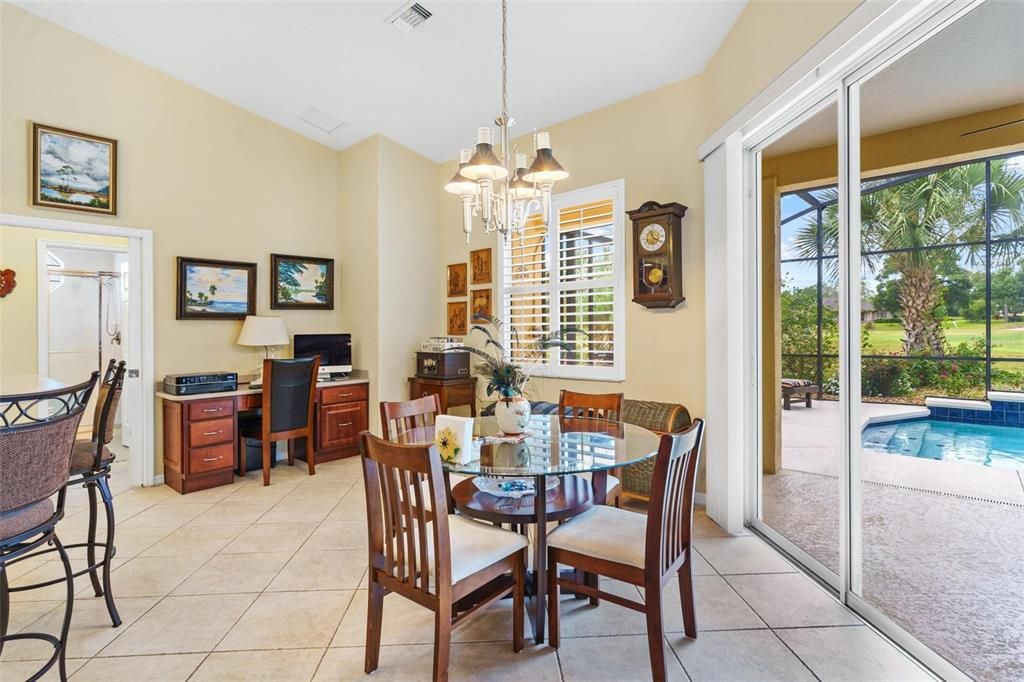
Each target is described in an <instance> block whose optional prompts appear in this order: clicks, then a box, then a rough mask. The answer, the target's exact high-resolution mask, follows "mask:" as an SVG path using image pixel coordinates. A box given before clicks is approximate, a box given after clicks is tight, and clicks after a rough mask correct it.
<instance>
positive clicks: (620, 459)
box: [393, 415, 661, 644]
mask: <svg viewBox="0 0 1024 682" xmlns="http://www.w3.org/2000/svg"><path fill="white" fill-rule="evenodd" d="M473 435H474V442H473V452H472V453H471V455H470V457H469V459H468V460H466V461H465V462H464V463H458V462H447V461H443V460H442V462H443V467H444V471H445V480H446V482H447V480H448V474H459V475H462V476H487V477H510V478H524V479H533V483H534V488H533V489H534V490H546V489H547V486H546V482H547V478H548V477H549V476H569V475H571V474H582V473H589V474H590V475H591V476H590V478H591V487H590V490H589V491H584V493H583V494H584V496H586V499H582V500H580V499H579V495H576V497H575V502H574V503H573V504H574V508H575V509H576V510H578V512H582V511H586V509H589V508H590V507H591V506H592V505H594V504H604V503H605V501H606V495H607V481H608V472H609V471H610V470H612V469H617V468H619V467H624V466H629V465H630V464H636V463H638V462H642V461H644V460H647V459H650V458H651V457H654V456H655V455H656V454H657V452H658V444H659V443H660V440H661V439H660V437H659V436H658V435H657V434H655V433H654V432H652V431H648V430H647V429H644V428H642V427H639V426H635V425H633V424H626V423H623V422H612V421H607V420H604V419H587V418H579V417H564V416H563V417H559V416H558V415H532V416H531V417H530V421H529V424H528V425H527V427H526V430H525V431H524V434H523V435H522V436H520V437H519V438H518V439H515V440H514V441H513V440H512V439H503V438H501V436H502V434H501V431H500V429H499V428H498V422H497V420H496V419H495V418H494V417H480V418H477V419H474V420H473ZM393 440H394V441H395V442H397V443H401V444H403V445H431V444H433V442H434V427H433V426H432V425H431V426H423V427H418V428H414V429H410V430H408V431H405V432H404V433H402V434H401V435H399V436H398V437H397V438H394V439H393ZM570 483H572V484H574V486H573V487H572V488H570V485H569V484H570ZM473 485H474V484H473V482H472V481H463V482H462V483H459V484H458V487H457V488H456V492H457V493H460V494H458V495H457V497H458V498H459V501H465V500H466V498H467V496H469V495H472V497H473V501H474V502H476V501H478V500H479V499H480V498H481V497H483V498H484V499H486V498H488V497H491V496H489V495H487V494H486V493H482V492H480V493H475V494H473V492H474V491H472V490H471V489H469V488H468V486H473ZM579 485H580V481H578V480H575V479H574V478H569V479H565V480H564V481H563V482H562V484H561V487H560V488H559V489H556V491H559V490H561V489H565V490H575V489H578V488H579ZM556 491H552V492H549V493H548V494H547V495H535V494H531V495H524V496H523V497H522V498H521V499H520V500H519V501H512V500H507V499H502V498H497V497H495V498H493V502H494V504H493V508H492V509H491V510H489V511H490V512H491V513H490V514H489V515H488V514H480V513H479V512H480V511H481V510H480V505H479V504H477V505H476V506H475V507H473V508H472V509H471V508H468V507H467V506H465V505H460V504H457V503H456V499H455V497H456V495H453V493H452V492H451V489H450V487H449V498H448V501H449V505H450V506H451V507H452V508H453V509H459V510H460V511H462V512H463V513H466V514H468V515H470V516H476V517H477V518H482V519H485V520H491V521H494V522H496V523H498V522H500V521H503V520H507V521H509V522H512V521H513V520H519V521H522V519H523V518H524V517H523V515H522V507H523V506H524V505H527V504H532V505H533V511H532V513H530V514H529V523H531V524H533V525H534V527H535V529H536V532H535V533H534V534H533V535H534V538H533V539H534V542H533V571H532V572H531V574H532V576H531V577H532V581H531V583H532V584H531V585H530V589H529V594H530V596H531V597H532V598H533V603H532V604H531V605H530V608H529V609H528V611H529V613H530V620H531V621H532V622H533V632H534V639H535V640H536V642H537V643H538V644H540V643H542V642H543V641H544V629H545V628H544V626H545V623H546V619H545V617H544V614H545V601H546V600H545V595H544V590H545V586H546V585H547V577H546V561H545V559H546V555H547V523H548V521H549V520H554V519H549V513H550V512H552V508H551V504H552V502H551V500H552V498H553V495H554V498H555V499H561V500H562V501H564V500H565V498H566V497H567V495H566V494H565V492H562V493H561V497H560V498H559V495H557V494H554V493H556ZM510 503H511V504H510ZM510 507H515V512H517V514H516V515H514V516H513V515H512V511H511V510H510ZM502 509H505V510H508V511H509V516H507V519H503V518H501V510H502ZM563 511H564V510H563ZM559 518H564V516H562V517H559ZM587 579H588V580H596V576H591V577H588V578H587Z"/></svg>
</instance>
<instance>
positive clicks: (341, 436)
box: [317, 401, 367, 450]
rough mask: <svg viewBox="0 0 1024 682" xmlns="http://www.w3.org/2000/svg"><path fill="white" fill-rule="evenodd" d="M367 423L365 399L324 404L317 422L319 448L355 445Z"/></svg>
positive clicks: (327, 448) (326, 448)
mask: <svg viewBox="0 0 1024 682" xmlns="http://www.w3.org/2000/svg"><path fill="white" fill-rule="evenodd" d="M366 424H367V414H366V402H365V401H360V402H355V403H346V404H340V405H325V406H322V407H321V408H320V411H319V419H318V423H317V446H318V449H320V450H329V449H331V448H340V447H345V446H347V445H353V444H354V443H356V442H357V440H358V438H359V432H360V431H364V430H365V429H366Z"/></svg>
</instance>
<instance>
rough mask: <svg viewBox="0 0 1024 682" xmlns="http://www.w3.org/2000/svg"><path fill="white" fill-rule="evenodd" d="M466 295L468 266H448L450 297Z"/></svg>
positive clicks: (463, 264) (460, 264)
mask: <svg viewBox="0 0 1024 682" xmlns="http://www.w3.org/2000/svg"><path fill="white" fill-rule="evenodd" d="M465 295H466V264H465V263H452V264H451V265H449V266H448V297H449V298H451V297H453V296H465Z"/></svg>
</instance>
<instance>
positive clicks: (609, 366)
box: [501, 181, 625, 381]
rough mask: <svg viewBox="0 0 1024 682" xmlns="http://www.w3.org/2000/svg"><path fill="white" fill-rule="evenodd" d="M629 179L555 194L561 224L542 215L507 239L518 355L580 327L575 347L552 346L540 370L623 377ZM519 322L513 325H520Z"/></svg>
mask: <svg viewBox="0 0 1024 682" xmlns="http://www.w3.org/2000/svg"><path fill="white" fill-rule="evenodd" d="M622 195H623V187H622V181H618V182H613V183H607V184H604V185H599V186H596V187H590V188H586V189H582V190H577V191H574V192H567V193H564V194H560V195H557V196H555V197H553V199H552V211H551V213H552V216H554V218H555V220H553V221H552V222H553V223H554V224H552V225H549V226H548V227H547V228H546V229H545V227H544V225H543V223H542V222H541V217H540V216H539V215H534V216H531V217H530V219H529V220H528V221H527V225H526V230H525V233H524V235H523V237H522V238H520V237H518V236H517V237H516V238H514V239H511V240H509V241H508V242H505V243H503V244H502V276H501V305H502V317H503V319H504V320H505V322H506V330H505V335H506V341H507V342H508V343H509V344H510V347H511V349H512V356H513V358H515V359H516V360H517V361H520V362H523V361H526V360H527V357H526V348H527V346H528V345H529V344H531V343H532V342H534V341H536V339H537V338H538V337H539V336H541V335H542V334H547V333H550V332H551V331H552V330H554V329H566V328H569V327H574V328H577V329H580V330H582V331H584V332H586V333H585V334H576V335H573V336H569V337H568V340H569V341H570V342H571V344H570V345H571V346H572V348H571V350H565V349H557V348H556V349H552V350H551V351H550V352H549V353H548V354H547V356H546V357H544V358H542V359H541V362H540V363H539V366H537V367H536V370H535V371H536V372H537V373H538V374H543V375H547V376H561V377H568V378H577V379H602V380H610V381H614V380H621V379H623V378H624V366H623V354H624V351H623V347H624V343H623V341H624V338H623V337H624V336H625V329H624V327H623V315H624V300H623V297H624V296H625V292H624V290H625V243H624V217H623V215H624V213H623V207H622ZM513 328H514V331H513Z"/></svg>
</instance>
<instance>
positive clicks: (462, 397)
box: [448, 384, 475, 405]
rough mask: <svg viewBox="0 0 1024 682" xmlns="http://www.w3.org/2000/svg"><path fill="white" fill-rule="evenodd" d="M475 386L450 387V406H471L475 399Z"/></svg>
mask: <svg viewBox="0 0 1024 682" xmlns="http://www.w3.org/2000/svg"><path fill="white" fill-rule="evenodd" d="M474 388H475V384H462V385H455V386H449V387H448V404H449V405H469V404H470V403H472V402H473V399H474V397H475V396H474V390H473V389H474Z"/></svg>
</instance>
